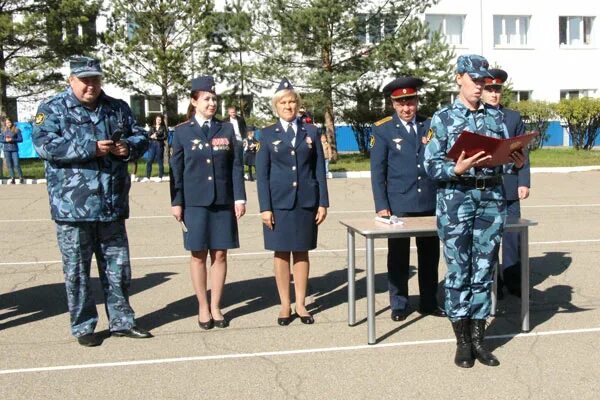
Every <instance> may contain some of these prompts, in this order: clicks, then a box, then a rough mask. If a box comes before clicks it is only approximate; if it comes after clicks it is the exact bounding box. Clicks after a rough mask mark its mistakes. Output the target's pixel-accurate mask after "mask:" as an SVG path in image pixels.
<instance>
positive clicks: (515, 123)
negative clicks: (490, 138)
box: [500, 106, 531, 201]
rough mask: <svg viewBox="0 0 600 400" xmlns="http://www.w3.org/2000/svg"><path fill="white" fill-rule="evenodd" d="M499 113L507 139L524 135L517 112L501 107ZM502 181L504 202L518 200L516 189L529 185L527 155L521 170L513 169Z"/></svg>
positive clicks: (522, 125)
mask: <svg viewBox="0 0 600 400" xmlns="http://www.w3.org/2000/svg"><path fill="white" fill-rule="evenodd" d="M500 111H501V112H502V114H504V124H505V125H506V129H507V130H508V136H509V137H515V136H519V135H522V134H524V133H525V124H523V120H522V119H521V114H520V113H519V112H517V111H514V110H511V109H509V108H504V107H502V106H501V107H500ZM502 179H503V184H504V191H505V192H506V200H509V201H511V200H518V199H519V192H518V190H517V188H518V187H519V186H527V187H530V185H531V173H530V164H529V154H527V159H526V160H525V165H523V167H522V168H520V169H518V170H517V169H515V170H513V171H512V172H511V173H510V174H505V175H503V177H502Z"/></svg>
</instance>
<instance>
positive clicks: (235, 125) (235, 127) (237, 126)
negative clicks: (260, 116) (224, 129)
mask: <svg viewBox="0 0 600 400" xmlns="http://www.w3.org/2000/svg"><path fill="white" fill-rule="evenodd" d="M229 122H230V123H231V125H233V132H234V133H235V138H236V139H237V141H238V142H241V141H242V135H241V134H240V123H239V122H238V120H237V118H231V117H229Z"/></svg>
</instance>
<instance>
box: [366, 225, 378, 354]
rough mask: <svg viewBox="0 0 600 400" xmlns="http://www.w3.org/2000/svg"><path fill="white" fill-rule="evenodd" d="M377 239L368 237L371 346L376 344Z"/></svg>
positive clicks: (368, 314) (368, 312) (368, 310)
mask: <svg viewBox="0 0 600 400" xmlns="http://www.w3.org/2000/svg"><path fill="white" fill-rule="evenodd" d="M374 243H375V239H373V238H372V237H368V236H367V325H368V331H369V344H375V341H376V338H375V245H374Z"/></svg>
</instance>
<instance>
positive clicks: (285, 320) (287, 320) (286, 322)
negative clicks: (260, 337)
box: [277, 315, 292, 326]
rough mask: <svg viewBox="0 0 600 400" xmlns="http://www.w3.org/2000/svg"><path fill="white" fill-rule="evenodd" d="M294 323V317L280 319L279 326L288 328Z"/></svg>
mask: <svg viewBox="0 0 600 400" xmlns="http://www.w3.org/2000/svg"><path fill="white" fill-rule="evenodd" d="M291 322H292V316H291V315H290V316H289V317H278V318H277V324H278V325H281V326H288V325H289V324H290V323H291Z"/></svg>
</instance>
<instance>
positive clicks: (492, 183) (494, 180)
mask: <svg viewBox="0 0 600 400" xmlns="http://www.w3.org/2000/svg"><path fill="white" fill-rule="evenodd" d="M452 183H454V182H452ZM456 183H458V184H460V185H463V186H468V187H472V188H475V189H479V190H484V189H489V188H493V187H496V186H498V185H500V184H501V183H502V176H501V175H494V176H463V177H459V178H458V181H456Z"/></svg>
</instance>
